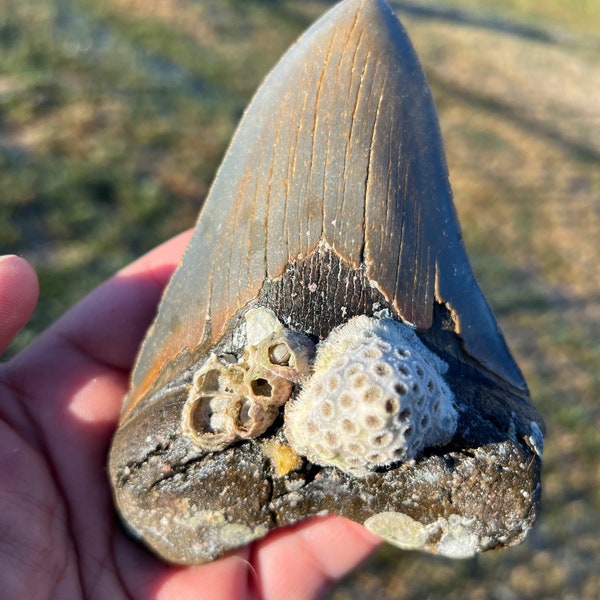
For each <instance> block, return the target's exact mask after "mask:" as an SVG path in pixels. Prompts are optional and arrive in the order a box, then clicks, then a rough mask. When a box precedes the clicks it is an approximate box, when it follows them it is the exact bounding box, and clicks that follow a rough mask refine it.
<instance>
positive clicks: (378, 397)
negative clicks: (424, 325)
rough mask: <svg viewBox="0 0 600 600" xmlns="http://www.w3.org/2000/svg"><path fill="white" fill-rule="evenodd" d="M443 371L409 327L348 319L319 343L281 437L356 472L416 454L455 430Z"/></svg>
mask: <svg viewBox="0 0 600 600" xmlns="http://www.w3.org/2000/svg"><path fill="white" fill-rule="evenodd" d="M446 370H447V366H446V364H445V363H444V362H443V361H442V360H441V359H440V358H439V357H438V356H436V355H435V354H433V353H432V352H431V351H430V350H428V349H427V348H426V347H425V346H424V344H423V343H422V342H421V341H420V340H419V338H418V337H417V336H416V334H415V332H414V330H413V329H412V328H411V327H410V326H408V325H406V324H403V323H399V322H397V321H394V320H392V319H389V318H382V319H377V318H371V317H367V316H364V315H363V316H359V317H355V318H353V319H351V320H350V321H348V322H347V323H346V324H344V325H342V326H341V327H339V328H337V329H335V330H334V331H333V332H332V333H331V334H330V336H329V337H328V338H327V339H326V340H325V341H323V342H322V343H321V344H320V346H319V348H318V352H317V356H316V360H315V364H314V374H313V375H312V377H311V378H310V379H309V380H308V381H307V382H306V384H305V386H304V387H303V389H302V391H301V393H300V394H299V395H298V397H297V398H296V399H295V400H293V401H291V402H289V403H288V404H287V405H286V410H285V428H286V429H285V431H286V436H287V438H288V440H289V442H290V444H291V446H292V447H293V448H294V450H295V451H296V452H298V453H299V454H301V455H303V456H306V457H307V458H308V460H310V461H311V462H313V463H316V464H319V465H323V466H337V467H339V468H340V469H341V470H343V471H346V472H349V473H352V474H355V475H365V474H367V473H368V472H369V471H371V470H373V469H375V468H377V467H382V466H386V465H390V464H392V463H395V462H399V461H406V460H410V459H412V458H415V457H416V456H417V455H418V454H419V453H420V452H421V451H422V450H423V449H424V448H426V447H428V446H434V445H443V444H446V443H447V442H449V441H450V439H451V438H452V436H453V435H454V432H455V430H456V423H457V415H456V410H455V408H454V396H453V394H452V392H451V391H450V388H449V387H448V385H447V384H446V382H445V381H444V379H443V374H444V373H445V372H446Z"/></svg>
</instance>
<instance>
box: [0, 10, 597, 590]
mask: <svg viewBox="0 0 600 600" xmlns="http://www.w3.org/2000/svg"><path fill="white" fill-rule="evenodd" d="M332 4H333V2H331V1H327V0H320V1H317V0H314V1H301V0H287V1H286V0H262V1H260V0H243V1H242V0H53V1H51V0H19V2H15V1H14V0H0V253H9V252H12V253H17V254H21V255H23V256H25V257H26V258H27V259H28V260H30V261H31V262H32V263H33V264H34V265H35V267H36V269H37V270H38V273H39V276H40V282H41V300H40V305H39V306H38V308H37V310H36V313H35V315H34V318H33V320H32V321H31V323H30V325H28V326H27V327H26V329H25V330H24V331H23V332H22V333H21V334H20V336H19V338H18V339H17V340H16V342H15V343H14V344H13V346H12V347H11V349H10V351H9V356H10V355H11V354H14V353H15V352H17V351H19V350H20V349H22V348H23V347H25V346H26V345H27V344H28V343H29V342H30V341H31V340H32V339H33V338H34V337H35V336H36V335H37V334H38V333H39V332H40V331H41V330H43V329H44V328H45V327H46V326H47V325H48V324H49V323H50V322H51V321H52V320H54V319H55V318H57V317H58V316H59V315H60V314H62V313H63V312H64V311H65V310H66V309H67V308H68V307H69V306H71V305H72V304H73V303H74V302H76V301H77V300H78V299H79V298H81V297H82V296H83V295H84V294H86V293H87V292H88V291H90V290H91V289H92V288H94V287H95V286H96V285H97V284H99V283H100V282H101V281H102V280H104V279H105V278H106V277H108V276H109V275H111V274H112V273H113V272H114V271H115V270H116V269H118V268H119V267H121V266H123V265H125V264H126V263H128V262H129V261H131V260H133V259H134V258H136V257H137V256H139V255H140V254H141V253H143V252H145V251H147V250H149V249H150V248H152V247H153V246H155V245H156V244H158V243H160V242H162V241H164V240H166V239H167V238H169V237H170V236H171V235H174V234H175V233H178V232H179V231H181V230H182V229H185V228H188V227H190V226H192V225H193V224H194V222H195V219H196V215H197V213H198V210H199V208H200V206H201V204H202V201H203V199H204V197H205V195H206V193H207V190H208V188H209V185H210V182H211V180H212V177H213V174H214V172H215V169H216V168H217V166H218V164H219V161H220V159H221V157H222V155H223V153H224V151H225V149H226V147H227V144H228V142H229V139H230V137H231V135H232V133H233V131H234V128H235V125H236V123H237V121H238V119H239V118H240V116H241V113H242V111H243V109H244V107H245V106H246V104H247V103H248V101H249V99H250V97H251V95H252V93H253V92H254V90H255V89H256V87H257V85H258V84H259V83H260V81H261V79H262V78H263V76H264V75H265V74H266V72H267V71H268V70H269V69H270V68H271V67H272V66H273V65H274V64H275V62H276V61H277V60H278V58H279V57H280V56H281V54H282V53H283V52H284V51H285V49H286V48H287V47H288V46H289V44H290V43H291V42H292V41H293V40H294V39H295V38H296V37H297V36H298V35H299V34H300V33H301V32H302V30H304V29H305V28H306V27H307V26H308V25H309V24H310V23H311V22H312V21H313V20H314V19H315V18H316V17H318V16H319V15H320V14H322V13H323V12H324V11H325V10H326V9H327V8H329V7H330V6H331V5H332ZM391 4H392V6H393V7H394V8H395V10H396V11H397V13H398V15H399V16H400V18H401V20H402V22H403V23H404V26H405V27H406V29H407V30H408V32H409V35H410V37H411V39H412V41H413V44H414V45H415V47H416V49H417V53H418V54H419V56H420V58H421V61H422V63H423V66H424V69H425V72H426V74H427V77H428V79H429V82H430V84H431V87H432V90H433V95H434V98H435V100H436V103H437V106H438V111H439V116H440V121H441V127H442V132H443V135H444V140H445V145H446V152H447V157H448V163H449V168H450V175H451V182H452V186H453V189H454V194H455V202H456V207H457V210H458V213H459V217H460V219H461V223H462V227H463V232H464V237H465V241H466V245H467V248H468V250H469V254H470V257H471V260H472V262H473V266H474V269H475V272H476V273H477V275H478V277H479V280H480V283H481V285H482V287H483V290H484V292H485V294H486V296H487V298H488V300H489V301H490V303H491V305H492V306H493V308H494V310H495V312H496V315H497V317H498V319H499V321H500V325H501V327H502V329H503V331H504V333H505V335H506V337H507V340H508V342H509V345H510V346H511V348H512V350H513V352H514V354H515V356H516V358H517V361H518V362H519V364H520V365H521V367H522V369H523V371H524V373H525V376H526V378H527V380H528V382H529V385H530V389H531V393H532V396H533V398H534V401H535V403H536V405H537V406H538V408H539V409H540V411H541V412H542V414H543V415H544V417H545V419H546V423H547V426H548V434H547V437H546V449H545V459H544V477H543V484H544V496H543V511H542V516H541V518H540V520H539V522H538V524H537V526H536V528H535V529H534V531H533V532H532V533H531V534H530V536H529V538H528V540H527V541H526V543H525V544H523V545H522V546H520V547H518V548H513V549H510V550H507V551H503V552H490V553H487V554H484V555H482V556H479V557H477V558H474V559H470V560H466V561H459V562H452V561H450V560H447V559H442V558H437V557H430V556H427V555H423V554H417V553H409V552H402V551H400V550H397V549H393V548H391V547H389V546H384V547H382V549H381V550H379V551H378V552H377V553H376V554H375V555H374V556H373V557H372V558H371V559H370V560H369V561H368V562H367V563H366V564H364V565H363V566H362V567H361V568H359V569H357V570H356V571H355V572H354V573H352V574H351V575H350V576H348V577H347V578H346V579H345V580H344V581H342V582H341V583H340V584H339V585H338V586H336V588H335V589H334V590H332V591H331V592H330V594H329V597H330V598H331V599H335V600H346V599H362V598H378V599H382V600H386V599H389V600H392V599H393V600H396V599H398V600H399V599H438V598H439V599H441V598H450V599H454V598H456V599H473V600H479V599H482V600H483V599H488V598H490V599H494V600H513V599H514V600H516V599H521V598H527V599H529V598H531V599H538V598H547V599H557V598H561V599H598V598H600V466H599V465H598V461H599V458H600V436H599V435H598V430H597V428H598V425H599V422H598V416H599V414H600V402H599V399H600V33H599V32H600V0H545V2H543V3H542V2H536V1H535V0H488V1H487V2H478V1H477V0H447V1H443V2H430V1H423V2H420V1H417V0H414V1H412V2H404V1H392V2H391Z"/></svg>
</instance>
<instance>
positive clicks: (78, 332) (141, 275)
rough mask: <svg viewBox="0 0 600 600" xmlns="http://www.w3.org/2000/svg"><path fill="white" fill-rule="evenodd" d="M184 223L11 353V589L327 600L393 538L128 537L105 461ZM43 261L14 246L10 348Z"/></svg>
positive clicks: (350, 526) (4, 414)
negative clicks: (182, 554) (157, 541)
mask: <svg viewBox="0 0 600 600" xmlns="http://www.w3.org/2000/svg"><path fill="white" fill-rule="evenodd" d="M189 236H190V233H189V232H187V233H185V234H181V235H180V236H178V237H176V238H174V239H172V240H171V241H169V242H167V243H165V244H163V245H162V246H160V247H158V248H157V249H155V250H154V251H152V252H150V253H149V254H147V255H145V256H144V257H142V258H141V259H139V260H137V261H136V262H134V263H133V264H131V265H129V266H128V267H126V268H125V269H123V270H122V271H120V272H119V273H117V275H115V276H114V277H113V278H111V279H109V280H108V281H107V282H105V283H104V284H103V285H102V286H100V287H99V288H98V289H96V290H95V291H94V292H92V293H91V294H90V295H89V296H87V297H86V298H84V299H83V300H82V301H81V302H79V303H78V304H77V305H76V306H74V307H73V308H71V309H70V310H69V311H68V312H67V313H66V314H65V315H64V316H63V317H62V318H61V319H59V320H58V321H56V322H55V323H54V324H53V325H52V326H51V327H50V328H49V329H48V330H47V331H46V332H45V333H44V334H42V335H41V336H40V337H39V338H38V339H37V340H35V341H34V342H33V343H32V344H31V345H30V346H29V347H28V348H27V349H26V350H25V351H23V352H22V353H21V354H20V355H18V356H16V357H15V358H13V359H12V360H10V361H9V362H6V363H3V364H0V588H1V589H2V594H3V595H4V597H6V598H27V599H28V600H35V599H38V598H61V600H70V599H75V598H86V599H88V600H94V599H99V600H103V599H108V598H110V599H111V600H114V599H120V598H132V599H133V598H143V599H160V600H167V599H169V598H177V599H179V600H188V599H192V598H202V599H213V598H214V599H215V600H216V599H219V600H227V599H228V598H232V599H233V598H235V599H236V600H239V599H243V598H260V599H275V598H277V599H280V598H286V599H290V600H291V599H293V600H303V599H309V598H316V597H319V596H320V595H321V594H322V593H323V592H324V591H325V590H326V589H327V588H328V586H329V585H330V584H331V583H332V582H334V581H335V580H337V579H339V578H340V577H342V576H343V575H344V574H345V573H347V572H348V571H349V570H350V569H352V568H353V567H354V566H356V565H357V564H358V563H359V562H360V561H361V560H362V559H364V558H365V557H366V556H367V555H368V554H369V553H370V552H371V551H372V550H373V549H374V548H375V547H376V545H377V544H378V543H379V539H378V538H376V537H375V536H373V535H372V534H370V533H369V532H368V531H366V530H365V529H364V528H363V527H362V526H360V525H357V524H356V523H352V522H350V521H347V520H345V519H342V518H339V517H324V518H313V519H309V520H307V521H306V522H304V523H302V524H300V525H298V526H295V527H290V528H286V529H281V530H277V531H275V532H273V533H271V534H270V535H268V536H267V537H266V538H264V539H263V540H260V541H258V542H256V543H254V544H252V545H251V546H250V547H247V548H244V549H242V550H241V551H239V552H237V553H236V554H234V555H230V556H228V557H225V558H223V559H221V560H218V561H215V562H214V563H211V564H209V565H203V566H198V567H192V568H183V567H173V566H169V565H166V564H164V563H162V562H160V561H159V560H158V559H156V558H155V557H153V556H152V555H150V553H149V552H147V551H146V550H145V549H143V548H142V547H140V546H138V545H137V544H136V543H135V542H133V541H132V540H131V539H130V538H128V537H127V536H126V535H125V534H124V533H123V530H122V529H121V528H120V526H119V524H118V521H117V518H116V516H115V513H114V509H113V505H112V500H111V493H110V487H109V484H108V480H107V475H106V469H105V462H106V455H107V451H108V447H109V444H110V440H111V436H112V433H113V431H114V429H115V427H116V423H117V420H118V416H119V411H120V406H121V401H122V398H123V396H124V395H125V392H126V389H127V384H128V378H129V372H130V370H131V368H132V364H133V361H134V358H135V354H136V351H137V348H138V346H139V344H140V342H141V340H142V337H143V335H144V332H145V330H146V329H147V327H148V326H149V324H150V322H151V320H152V318H153V316H154V313H155V311H156V307H157V304H158V300H159V298H160V294H161V292H162V289H163V287H164V286H165V284H166V282H167V281H168V279H169V276H170V275H171V273H172V271H173V270H174V268H175V267H176V265H177V263H178V261H179V258H180V256H181V254H182V252H183V250H184V248H185V246H186V244H187V241H188V240H189ZM37 297H38V282H37V277H36V274H35V271H34V270H33V268H32V267H31V266H30V265H29V264H28V263H27V262H26V261H25V260H24V259H22V258H19V257H17V256H6V257H0V351H1V352H4V350H5V349H6V347H7V346H8V344H9V343H10V342H11V340H12V339H13V338H14V336H15V335H16V333H17V332H18V331H19V330H20V329H21V327H23V325H24V324H25V323H26V322H27V320H28V319H29V317H30V316H31V313H32V312H33V310H34V308H35V305H36V303H37Z"/></svg>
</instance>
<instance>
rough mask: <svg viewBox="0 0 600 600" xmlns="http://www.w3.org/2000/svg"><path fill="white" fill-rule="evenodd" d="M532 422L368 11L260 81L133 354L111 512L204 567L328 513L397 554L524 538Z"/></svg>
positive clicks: (426, 132)
mask: <svg viewBox="0 0 600 600" xmlns="http://www.w3.org/2000/svg"><path fill="white" fill-rule="evenodd" d="M543 430H544V425H543V421H542V419H541V417H540V416H539V414H538V413H537V411H536V410H535V408H534V406H533V405H532V403H531V401H530V398H529V393H528V390H527V386H526V384H525V381H524V379H523V376H522V374H521V372H520V370H519V368H518V367H517V365H516V364H515V362H514V360H513V358H512V357H511V355H510V353H509V350H508V349H507V346H506V344H505V341H504V338H503V337H502V334H501V333H500V331H499V329H498V326H497V324H496V320H495V318H494V316H493V314H492V312H491V310H490V308H489V306H488V304H487V302H486V300H485V298H484V297H483V295H482V292H481V290H480V288H479V286H478V284H477V282H476V280H475V277H474V275H473V273H472V270H471V267H470V264H469V260H468V257H467V255H466V251H465V248H464V245H463V242H462V238H461V233H460V227H459V224H458V220H457V216H456V213H455V210H454V207H453V204H452V194H451V190H450V185H449V181H448V172H447V168H446V164H445V158H444V151H443V146H442V140H441V136H440V130H439V125H438V121H437V115H436V111H435V107H434V103H433V99H432V96H431V93H430V90H429V87H428V85H427V82H426V79H425V76H424V74H423V72H422V69H421V66H420V65H419V62H418V59H417V57H416V55H415V52H414V50H413V48H412V47H411V45H410V42H409V40H408V37H407V35H406V33H405V31H404V30H403V28H402V26H401V25H400V23H399V21H398V20H397V18H396V16H395V15H394V13H393V11H392V10H391V8H390V7H389V6H388V5H387V4H386V2H384V1H383V0H345V1H343V2H341V3H339V4H338V5H336V6H335V7H333V8H332V9H331V10H330V11H329V12H328V13H326V14H325V15H324V16H323V17H322V18H321V19H320V20H319V21H317V22H316V23H315V24H314V25H313V26H312V27H311V28H310V29H309V30H308V31H307V32H306V33H305V34H304V35H303V36H302V37H301V38H300V39H299V41H298V42H297V43H296V44H295V45H293V46H292V47H291V48H290V50H289V51H288V52H287V53H286V54H285V56H284V57H283V58H282V59H281V61H280V62H279V64H278V65H277V66H276V67H275V68H274V69H273V71H272V72H271V73H270V74H269V75H268V76H267V78H266V79H265V81H264V83H263V84H262V86H261V87H260V88H259V90H258V92H257V93H256V95H255V97H254V99H253V100H252V102H251V104H250V106H249V107H248V109H247V111H246V113H245V115H244V117H243V118H242V120H241V122H240V125H239V128H238V131H237V133H236V134H235V136H234V138H233V141H232V143H231V146H230V148H229V150H228V152H227V154H226V156H225V158H224V160H223V163H222V165H221V168H220V170H219V172H218V173H217V176H216V178H215V181H214V183H213V185H212V188H211V190H210V193H209V196H208V198H207V200H206V202H205V205H204V207H203V208H202V211H201V213H200V216H199V219H198V223H197V225H196V229H195V231H194V234H193V237H192V239H191V241H190V244H189V246H188V248H187V250H186V252H185V254H184V256H183V259H182V261H181V264H180V266H179V267H178V269H177V270H176V272H175V273H174V275H173V277H172V279H171V281H170V283H169V285H168V287H167V289H166V290H165V293H164V296H163V299H162V301H161V304H160V307H159V311H158V315H157V317H156V319H155V322H154V324H153V325H152V327H151V328H150V330H149V331H148V333H147V336H146V339H145V340H144V342H143V344H142V347H141V349H140V352H139V355H138V358H137V362H136V365H135V368H134V371H133V375H132V379H131V388H130V391H129V393H128V395H127V397H126V399H125V401H124V405H123V410H122V415H121V420H120V423H119V427H118V429H117V432H116V433H115V436H114V440H113V443H112V447H111V450H110V457H109V471H110V478H111V482H112V486H113V491H114V497H115V502H116V506H117V509H118V512H119V513H120V515H121V517H122V518H123V520H124V522H125V523H126V524H127V526H128V528H129V529H130V530H131V531H132V532H133V534H134V535H135V536H137V537H138V538H140V539H141V540H142V541H143V542H144V543H145V544H146V545H147V546H148V547H149V548H151V549H152V550H153V551H154V552H155V553H156V554H158V555H159V556H161V557H163V558H164V559H165V560H167V561H170V562H173V563H178V564H195V563H204V562H207V561H210V560H213V559H215V558H218V557H220V556H222V555H224V554H226V553H227V552H229V551H231V550H233V549H235V548H237V547H240V546H242V545H245V544H247V543H249V542H251V541H252V540H255V539H258V538H260V537H262V536H264V535H265V534H267V533H268V532H269V531H271V530H272V529H274V528H276V527H278V526H284V525H288V524H292V523H295V522H298V521H300V520H302V519H304V518H306V517H309V516H311V515H314V514H326V513H335V514H338V515H341V516H344V517H347V518H350V519H353V520H354V521H357V522H359V523H363V524H365V526H366V527H368V528H369V529H371V530H372V531H373V532H375V533H377V534H379V535H381V536H382V537H384V538H385V539H387V540H388V541H390V542H392V543H394V544H396V545H397V546H400V547H401V548H409V549H421V550H425V551H429V552H433V553H438V554H442V555H446V556H451V557H456V558H460V557H467V556H472V555H474V554H476V553H478V552H481V551H484V550H488V549H491V548H496V547H502V546H510V545H513V544H516V543H518V542H520V541H522V540H523V538H524V537H525V535H526V533H527V532H528V530H529V529H530V528H531V526H532V525H533V522H534V521H535V518H536V516H537V514H538V512H539V503H540V494H541V487H540V469H541V454H542V444H543Z"/></svg>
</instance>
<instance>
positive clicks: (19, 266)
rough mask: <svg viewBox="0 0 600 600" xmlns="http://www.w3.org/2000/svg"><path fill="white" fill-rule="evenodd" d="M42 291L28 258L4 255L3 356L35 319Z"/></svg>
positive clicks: (0, 277) (0, 273) (0, 264)
mask: <svg viewBox="0 0 600 600" xmlns="http://www.w3.org/2000/svg"><path fill="white" fill-rule="evenodd" d="M38 292H39V287H38V279H37V275H36V273H35V271H34V269H33V267H32V266H31V265H30V264H29V263H28V262H27V261H26V260H25V259H24V258H20V257H19V256H14V255H12V254H9V255H6V256H0V354H2V353H3V352H4V351H5V350H6V348H7V347H8V345H9V344H10V343H11V342H12V340H13V338H14V337H15V335H17V333H18V332H19V330H20V329H21V328H22V327H23V326H24V325H25V323H27V321H28V320H29V317H31V313H33V309H34V308H35V305H36V304H37V300H38Z"/></svg>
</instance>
